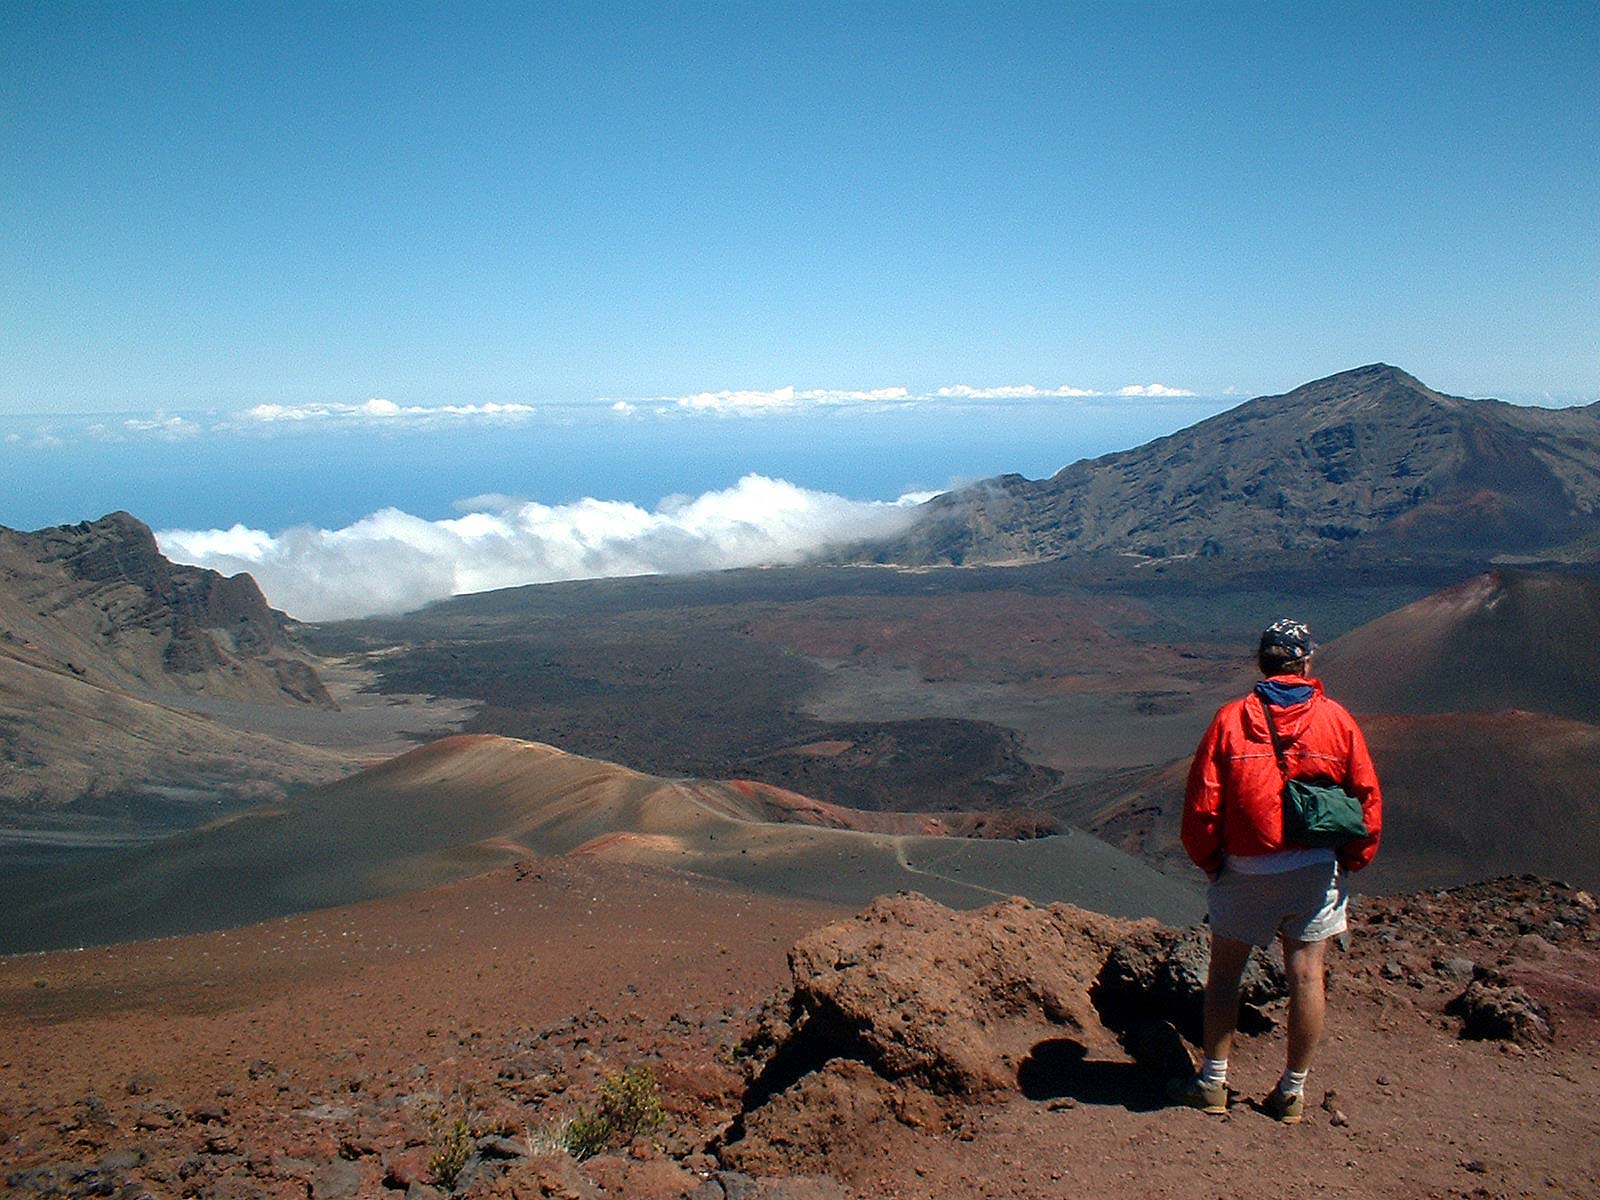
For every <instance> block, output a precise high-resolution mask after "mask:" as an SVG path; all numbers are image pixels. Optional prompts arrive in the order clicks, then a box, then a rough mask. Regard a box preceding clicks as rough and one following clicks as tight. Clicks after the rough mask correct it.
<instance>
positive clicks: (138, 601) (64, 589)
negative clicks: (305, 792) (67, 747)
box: [0, 512, 333, 707]
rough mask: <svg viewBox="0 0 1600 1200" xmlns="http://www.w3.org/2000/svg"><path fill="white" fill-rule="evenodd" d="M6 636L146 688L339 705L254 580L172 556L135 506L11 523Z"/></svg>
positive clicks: (97, 676) (1, 583)
mask: <svg viewBox="0 0 1600 1200" xmlns="http://www.w3.org/2000/svg"><path fill="white" fill-rule="evenodd" d="M0 636H3V637H4V642H5V648H8V649H15V650H16V651H17V652H19V653H23V654H27V655H28V656H29V657H30V659H32V660H35V661H38V660H43V661H46V662H50V663H53V664H55V665H56V666H58V667H59V668H60V669H62V670H65V671H69V672H71V673H72V674H73V675H75V676H77V677H78V678H81V679H85V680H88V681H89V682H91V683H97V684H102V685H111V686H116V687H121V688H124V689H128V690H131V691H134V692H136V693H138V692H144V693H148V694H151V695H160V694H161V693H168V692H181V693H187V694H198V695H206V696H211V697H216V698H220V699H228V700H243V701H248V702H253V703H297V704H314V705H319V706H322V707H332V706H333V701H332V699H331V698H330V697H329V695H328V692H327V689H326V688H325V687H324V686H323V684H322V681H321V680H320V679H319V678H318V676H317V673H316V670H315V669H314V667H313V666H312V665H311V664H310V662H309V661H308V660H307V658H306V656H305V655H304V654H303V653H302V652H301V651H300V650H299V648H298V647H297V646H296V645H295V644H294V642H293V639H292V638H291V636H290V635H289V633H288V619H287V618H286V617H285V616H284V615H283V614H282V613H280V612H278V611H276V610H275V609H272V608H270V607H268V605H267V601H266V598H265V597H264V596H263V595H262V594H261V589H260V588H259V587H257V586H256V582H255V580H254V579H252V578H251V577H250V576H249V575H234V576H231V577H228V576H223V575H219V574H218V573H217V572H215V571H210V570H204V569H202V568H199V567H188V566H182V565H180V564H177V563H173V562H170V561H168V559H167V558H166V557H164V556H163V555H162V553H161V551H160V549H159V547H158V546H157V545H156V539H155V535H154V534H153V533H151V531H150V529H149V527H148V526H146V525H144V524H143V523H142V522H140V521H138V520H136V519H135V518H133V517H131V516H129V515H128V514H127V513H124V512H116V513H111V514H110V515H109V516H105V517H102V518H100V519H99V520H98V521H84V522H81V523H79V524H77V525H61V526H55V527H52V528H49V529H41V530H37V531H36V532H33V533H21V532H18V531H16V530H11V529H3V528H0Z"/></svg>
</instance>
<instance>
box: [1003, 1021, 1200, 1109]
mask: <svg viewBox="0 0 1600 1200" xmlns="http://www.w3.org/2000/svg"><path fill="white" fill-rule="evenodd" d="M1017 1086H1018V1087H1020V1088H1021V1089H1022V1094H1023V1095H1024V1096H1026V1097H1027V1098H1028V1099H1030V1100H1061V1099H1068V1098H1070V1099H1072V1100H1076V1101H1077V1102H1078V1103H1080V1104H1102V1105H1120V1106H1121V1107H1123V1108H1125V1109H1127V1110H1128V1111H1129V1112H1153V1111H1155V1110H1156V1109H1158V1108H1166V1107H1167V1105H1168V1103H1169V1102H1168V1100H1167V1095H1166V1081H1165V1080H1162V1079H1159V1078H1157V1077H1156V1076H1155V1075H1154V1074H1153V1073H1152V1072H1150V1071H1147V1070H1145V1069H1144V1068H1143V1067H1141V1066H1139V1064H1137V1063H1132V1062H1112V1061H1109V1060H1105V1059H1091V1058H1090V1057H1089V1052H1088V1050H1087V1049H1086V1048H1085V1047H1084V1046H1083V1044H1082V1043H1081V1042H1075V1041H1073V1040H1072V1039H1071V1038H1047V1039H1046V1040H1044V1041H1042V1042H1039V1043H1038V1044H1037V1045H1035V1046H1034V1048H1033V1049H1032V1050H1030V1051H1029V1052H1028V1057H1027V1058H1025V1059H1023V1060H1022V1065H1021V1066H1019V1067H1018V1068H1017Z"/></svg>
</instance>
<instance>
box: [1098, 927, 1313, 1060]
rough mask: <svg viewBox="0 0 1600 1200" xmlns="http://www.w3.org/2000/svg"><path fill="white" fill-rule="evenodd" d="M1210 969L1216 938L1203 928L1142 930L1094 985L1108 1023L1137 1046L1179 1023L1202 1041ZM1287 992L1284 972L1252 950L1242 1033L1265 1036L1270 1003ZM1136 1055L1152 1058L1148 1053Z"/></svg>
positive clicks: (1116, 950) (1118, 949)
mask: <svg viewBox="0 0 1600 1200" xmlns="http://www.w3.org/2000/svg"><path fill="white" fill-rule="evenodd" d="M1210 965H1211V939H1210V936H1209V935H1208V934H1207V932H1206V930H1205V929H1204V927H1202V926H1199V925H1191V926H1190V927H1189V928H1187V929H1183V930H1179V931H1176V932H1174V931H1172V930H1169V929H1161V928H1153V929H1143V930H1140V931H1139V932H1137V933H1135V934H1133V935H1132V936H1131V937H1128V938H1127V939H1125V940H1123V941H1121V942H1118V943H1117V945H1116V946H1115V947H1113V948H1112V951H1111V954H1110V955H1109V956H1108V957H1107V958H1106V961H1105V966H1104V967H1102V968H1101V971H1100V974H1099V976H1098V978H1097V979H1096V981H1095V988H1094V1003H1095V1006H1096V1008H1097V1009H1098V1010H1099V1012H1100V1017H1101V1019H1102V1020H1103V1021H1104V1022H1105V1023H1106V1025H1107V1026H1108V1027H1110V1028H1112V1029H1115V1030H1117V1031H1118V1032H1120V1033H1122V1034H1124V1036H1125V1038H1129V1039H1130V1044H1129V1051H1130V1053H1133V1051H1134V1046H1135V1045H1141V1044H1146V1043H1148V1041H1149V1039H1150V1038H1151V1036H1152V1034H1151V1032H1150V1031H1149V1029H1148V1027H1149V1026H1151V1025H1156V1026H1159V1025H1161V1024H1164V1023H1171V1024H1173V1025H1175V1026H1176V1027H1177V1029H1178V1031H1179V1032H1180V1033H1182V1034H1183V1036H1184V1037H1186V1038H1187V1039H1188V1040H1189V1041H1191V1042H1194V1043H1196V1044H1198V1043H1199V1042H1200V1040H1201V1024H1202V1021H1203V1018H1204V1013H1205V995H1206V972H1207V970H1208V969H1209V967H1210ZM1288 994H1289V983H1288V979H1287V977H1286V976H1285V975H1284V973H1283V967H1282V966H1281V965H1280V964H1279V963H1278V962H1276V961H1275V960H1274V959H1272V958H1270V957H1268V956H1267V955H1266V954H1263V953H1262V952H1261V951H1259V950H1257V951H1254V952H1253V953H1252V954H1251V955H1250V961H1249V963H1248V965H1247V966H1246V967H1245V973H1244V981H1243V984H1242V986H1241V989H1240V1014H1239V1028H1240V1031H1241V1032H1244V1033H1265V1032H1267V1031H1268V1030H1270V1029H1271V1028H1272V1027H1273V1026H1274V1025H1275V1024H1276V1020H1275V1018H1274V1017H1273V1015H1272V1014H1271V1012H1269V1011H1268V1010H1269V1008H1270V1006H1272V1005H1273V1004H1275V1003H1277V1002H1278V1001H1279V1000H1282V999H1284V998H1285V997H1287V996H1288ZM1134 1057H1135V1058H1136V1059H1137V1058H1141V1057H1155V1055H1154V1054H1153V1053H1152V1052H1150V1051H1148V1050H1147V1051H1146V1052H1145V1053H1144V1054H1143V1055H1141V1054H1139V1053H1134Z"/></svg>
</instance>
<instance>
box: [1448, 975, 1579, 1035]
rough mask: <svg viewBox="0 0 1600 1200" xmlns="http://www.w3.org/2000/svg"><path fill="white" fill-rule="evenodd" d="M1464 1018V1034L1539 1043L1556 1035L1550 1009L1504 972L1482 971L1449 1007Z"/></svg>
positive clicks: (1451, 1011) (1453, 1012) (1462, 1028)
mask: <svg viewBox="0 0 1600 1200" xmlns="http://www.w3.org/2000/svg"><path fill="white" fill-rule="evenodd" d="M1445 1011H1446V1012H1449V1013H1451V1014H1452V1015H1454V1016H1458V1017H1460V1018H1461V1036H1462V1037H1464V1038H1471V1039H1474V1040H1479V1041H1507V1042H1515V1043H1517V1044H1518V1045H1519V1046H1532V1045H1538V1044H1540V1043H1543V1042H1548V1041H1550V1040H1551V1039H1552V1038H1553V1037H1554V1029H1553V1027H1552V1025H1551V1021H1550V1013H1549V1011H1548V1010H1547V1009H1546V1008H1545V1006H1544V1005H1542V1004H1540V1003H1539V1002H1538V1001H1537V1000H1535V999H1534V998H1533V997H1532V996H1530V995H1528V993H1527V991H1526V990H1525V989H1523V988H1521V987H1518V986H1517V985H1516V984H1514V983H1511V982H1510V981H1509V980H1507V979H1506V978H1505V977H1504V976H1499V975H1495V974H1494V973H1492V972H1481V973H1480V974H1479V977H1478V978H1475V979H1474V980H1473V981H1472V982H1471V983H1469V984H1468V985H1467V990H1466V991H1464V992H1462V993H1461V995H1459V996H1457V997H1456V998H1455V999H1454V1000H1452V1001H1451V1002H1450V1004H1449V1005H1448V1006H1447V1007H1446V1009H1445Z"/></svg>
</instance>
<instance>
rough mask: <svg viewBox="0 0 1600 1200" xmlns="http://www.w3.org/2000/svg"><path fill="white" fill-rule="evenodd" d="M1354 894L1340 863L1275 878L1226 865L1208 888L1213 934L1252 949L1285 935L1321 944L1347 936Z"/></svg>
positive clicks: (1295, 939)
mask: <svg viewBox="0 0 1600 1200" xmlns="http://www.w3.org/2000/svg"><path fill="white" fill-rule="evenodd" d="M1348 903H1349V894H1348V893H1347V892H1346V891H1345V886H1344V877H1343V874H1342V873H1341V872H1340V870H1339V865H1338V864H1337V863H1313V864H1312V865H1311V866H1309V867H1299V868H1297V869H1295V870H1293V871H1281V872H1279V873H1278V874H1275V875H1247V874H1245V873H1244V872H1242V871H1230V870H1229V869H1228V868H1227V867H1226V866H1224V867H1223V868H1222V874H1221V875H1220V876H1218V878H1217V881H1216V882H1215V883H1213V884H1212V885H1211V886H1210V887H1209V888H1208V889H1206V907H1207V908H1208V909H1209V910H1210V912H1211V932H1212V933H1215V934H1217V935H1219V936H1221V937H1225V938H1232V939H1233V940H1234V941H1236V942H1249V943H1250V944H1251V945H1252V946H1267V945H1270V944H1271V943H1272V939H1273V938H1274V937H1276V936H1278V935H1279V934H1282V935H1283V936H1284V937H1286V938H1291V939H1293V940H1294V941H1297V942H1320V941H1323V940H1324V939H1326V938H1330V937H1333V936H1335V935H1336V934H1340V933H1343V932H1344V931H1345V929H1346V926H1347V923H1346V920H1345V910H1346V907H1347V906H1348Z"/></svg>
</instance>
